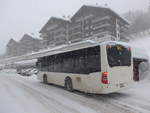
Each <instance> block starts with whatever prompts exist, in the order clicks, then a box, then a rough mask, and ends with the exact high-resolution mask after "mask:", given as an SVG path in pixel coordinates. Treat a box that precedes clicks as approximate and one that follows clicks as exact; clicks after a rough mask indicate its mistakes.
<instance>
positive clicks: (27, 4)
mask: <svg viewBox="0 0 150 113" xmlns="http://www.w3.org/2000/svg"><path fill="white" fill-rule="evenodd" d="M149 1H150V0H0V53H4V51H5V45H6V44H7V42H8V41H9V39H10V38H13V39H15V40H17V41H19V40H20V39H21V37H22V36H23V34H24V33H28V34H31V33H34V34H37V33H38V32H39V30H40V29H41V28H42V26H43V25H44V24H45V23H46V22H47V20H48V19H49V18H50V17H51V16H56V17H62V16H63V15H67V16H68V15H70V16H72V15H73V14H74V13H75V12H76V11H77V10H78V9H79V8H80V7H81V6H82V5H84V4H87V5H95V4H96V3H98V4H99V5H101V6H104V4H106V3H107V5H108V7H110V8H112V9H113V10H115V11H116V12H117V13H119V14H123V13H125V12H127V11H129V10H134V11H135V10H144V11H146V10H147V8H148V4H149Z"/></svg>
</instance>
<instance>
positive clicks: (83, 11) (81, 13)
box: [71, 5, 128, 24]
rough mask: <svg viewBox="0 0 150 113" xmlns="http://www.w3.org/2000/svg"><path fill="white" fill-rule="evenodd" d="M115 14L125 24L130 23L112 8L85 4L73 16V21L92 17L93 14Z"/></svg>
mask: <svg viewBox="0 0 150 113" xmlns="http://www.w3.org/2000/svg"><path fill="white" fill-rule="evenodd" d="M109 15H111V16H115V17H116V18H118V19H119V20H120V21H121V22H122V23H123V24H128V22H127V21H126V20H125V19H124V18H122V17H121V16H119V15H118V14H117V13H116V12H114V11H113V10H111V9H110V8H105V7H99V6H88V5H83V6H82V7H81V8H80V9H79V10H78V11H77V12H76V13H75V14H74V15H73V16H72V18H71V20H72V21H75V20H77V19H79V18H90V17H92V16H101V17H104V16H109Z"/></svg>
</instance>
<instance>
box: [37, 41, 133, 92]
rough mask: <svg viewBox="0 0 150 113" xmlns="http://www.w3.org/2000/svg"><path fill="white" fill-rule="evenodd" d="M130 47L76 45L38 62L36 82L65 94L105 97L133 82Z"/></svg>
mask: <svg viewBox="0 0 150 113" xmlns="http://www.w3.org/2000/svg"><path fill="white" fill-rule="evenodd" d="M132 60H133V59H132V54H131V47H130V46H129V45H128V44H126V43H122V42H116V41H107V42H103V43H77V44H71V45H69V46H64V47H62V48H58V49H52V51H49V52H47V53H46V54H45V55H43V56H42V57H40V58H38V62H37V67H38V69H39V70H40V71H39V73H38V79H40V80H41V81H43V82H44V83H52V84H56V85H60V86H64V87H65V88H66V89H67V90H69V91H73V90H79V91H82V92H86V93H95V94H108V93H112V92H116V91H118V90H120V89H123V88H126V87H128V86H129V85H130V84H131V83H132V82H133V61H132Z"/></svg>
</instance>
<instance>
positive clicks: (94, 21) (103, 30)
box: [40, 5, 129, 47]
mask: <svg viewBox="0 0 150 113" xmlns="http://www.w3.org/2000/svg"><path fill="white" fill-rule="evenodd" d="M128 25H129V24H128V22H127V21H126V20H124V19H123V18H122V17H120V16H119V15H118V14H117V13H115V12H114V11H112V10H111V9H109V8H103V7H98V6H87V5H84V6H82V7H81V8H80V9H79V10H78V11H77V12H76V13H75V14H74V15H73V16H72V18H71V19H70V21H67V20H64V19H60V18H56V17H52V18H50V20H49V21H48V22H47V23H46V25H44V27H43V28H42V29H41V31H40V33H41V37H42V38H43V40H44V41H43V42H44V45H45V46H46V47H47V46H54V45H61V44H65V43H67V42H68V41H69V42H72V43H73V42H78V41H81V40H84V39H88V38H92V37H93V38H94V37H96V38H104V36H105V35H111V36H113V37H115V38H113V39H112V40H122V41H126V30H127V29H128Z"/></svg>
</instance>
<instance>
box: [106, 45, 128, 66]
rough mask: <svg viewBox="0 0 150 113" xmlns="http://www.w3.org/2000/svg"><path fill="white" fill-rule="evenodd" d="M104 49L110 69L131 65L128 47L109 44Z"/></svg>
mask: <svg viewBox="0 0 150 113" xmlns="http://www.w3.org/2000/svg"><path fill="white" fill-rule="evenodd" d="M106 49H107V58H108V63H109V65H110V67H114V66H130V65H131V51H130V48H129V47H124V46H122V45H115V44H114V45H111V44H110V45H107V46H106Z"/></svg>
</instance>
